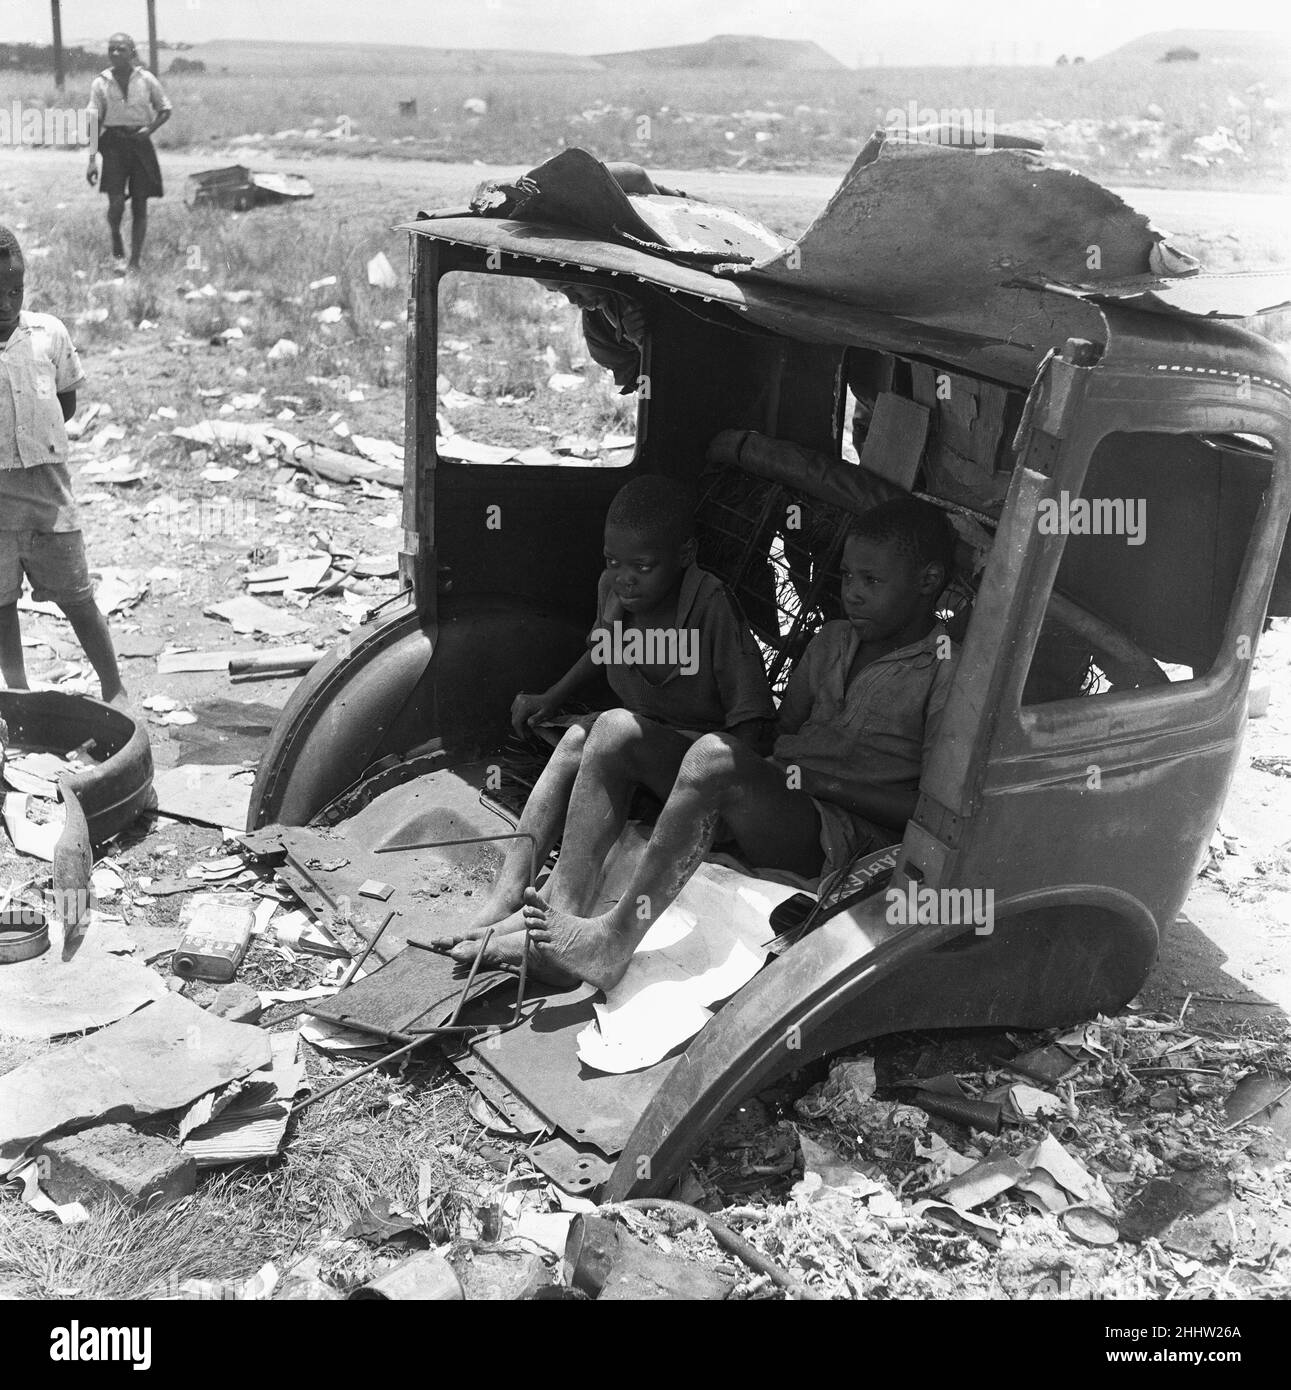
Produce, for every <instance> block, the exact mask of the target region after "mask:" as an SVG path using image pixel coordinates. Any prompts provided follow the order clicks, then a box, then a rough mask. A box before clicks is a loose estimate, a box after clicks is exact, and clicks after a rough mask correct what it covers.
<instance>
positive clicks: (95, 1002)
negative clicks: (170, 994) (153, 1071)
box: [0, 939, 166, 1038]
mask: <svg viewBox="0 0 1291 1390" xmlns="http://www.w3.org/2000/svg"><path fill="white" fill-rule="evenodd" d="M165 995H166V986H165V984H164V982H163V981H162V979H161V977H160V976H159V975H158V974H157V973H156V972H155V971H153V970H149V969H148V968H147V966H144V965H140V964H138V963H137V962H136V961H132V960H123V959H122V958H121V957H119V956H117V955H114V954H112V953H111V952H109V951H107V950H106V949H104V948H103V947H96V946H95V944H94V943H93V942H92V941H90V940H88V939H87V940H86V942H85V943H84V944H83V945H82V946H81V948H80V950H78V951H77V952H76V954H75V955H74V956H73V957H72V959H71V960H68V961H65V960H63V959H62V953H61V952H60V951H46V952H45V954H44V955H41V956H37V957H35V959H33V960H24V961H17V962H15V963H13V964H11V965H6V966H5V967H4V968H3V969H0V1032H5V1033H9V1034H11V1035H12V1036H13V1037H17V1038H56V1037H59V1036H60V1035H62V1034H65V1033H83V1032H86V1031H88V1030H89V1029H91V1028H103V1027H106V1026H107V1025H108V1024H109V1023H115V1022H116V1021H117V1020H118V1019H120V1018H124V1017H125V1016H126V1015H127V1014H131V1013H133V1012H134V1011H135V1010H136V1009H138V1008H141V1007H142V1006H143V1005H145V1004H148V1003H152V1002H155V1001H156V1000H158V999H162V998H164V997H165Z"/></svg>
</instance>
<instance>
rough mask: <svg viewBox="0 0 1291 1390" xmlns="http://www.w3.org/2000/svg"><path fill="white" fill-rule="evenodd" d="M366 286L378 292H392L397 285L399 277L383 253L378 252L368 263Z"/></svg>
mask: <svg viewBox="0 0 1291 1390" xmlns="http://www.w3.org/2000/svg"><path fill="white" fill-rule="evenodd" d="M368 284H369V285H375V286H376V288H377V289H379V290H393V289H396V288H397V287H398V285H399V277H398V276H397V275H396V274H395V270H394V266H392V265H391V264H390V260H389V257H387V255H386V253H385V252H384V251H378V252H377V253H376V255H375V256H373V257H372V259H371V260H370V261H369V262H368Z"/></svg>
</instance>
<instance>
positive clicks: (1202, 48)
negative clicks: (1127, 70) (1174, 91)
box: [1094, 29, 1291, 63]
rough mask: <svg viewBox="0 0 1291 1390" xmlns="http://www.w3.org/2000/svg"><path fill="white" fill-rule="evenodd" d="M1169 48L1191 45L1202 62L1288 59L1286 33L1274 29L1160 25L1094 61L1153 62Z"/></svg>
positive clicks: (1251, 61) (1290, 50) (1290, 58)
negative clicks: (1187, 27) (1163, 27)
mask: <svg viewBox="0 0 1291 1390" xmlns="http://www.w3.org/2000/svg"><path fill="white" fill-rule="evenodd" d="M1172 48H1191V49H1193V50H1194V51H1195V52H1197V53H1199V54H1200V55H1201V57H1200V58H1199V59H1198V61H1199V62H1202V63H1268V62H1270V61H1273V62H1278V61H1282V62H1286V61H1288V60H1291V45H1288V42H1287V36H1286V34H1285V33H1280V32H1278V31H1277V30H1275V29H1160V30H1157V31H1156V32H1155V33H1151V34H1144V35H1143V36H1142V37H1141V38H1137V39H1131V40H1130V42H1129V43H1125V44H1122V45H1121V46H1120V48H1114V49H1112V51H1111V52H1110V53H1104V54H1103V56H1102V57H1101V58H1096V59H1095V60H1094V61H1095V62H1099V63H1113V62H1118V61H1126V60H1129V61H1133V62H1143V61H1144V60H1145V59H1146V60H1147V61H1148V62H1156V61H1157V59H1159V58H1160V57H1161V56H1162V55H1163V54H1165V53H1168V52H1169V51H1170V50H1171V49H1172Z"/></svg>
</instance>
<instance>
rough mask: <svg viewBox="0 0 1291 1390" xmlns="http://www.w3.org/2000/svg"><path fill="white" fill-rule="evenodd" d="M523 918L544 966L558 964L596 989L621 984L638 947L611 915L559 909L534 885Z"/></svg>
mask: <svg viewBox="0 0 1291 1390" xmlns="http://www.w3.org/2000/svg"><path fill="white" fill-rule="evenodd" d="M524 920H525V925H526V926H527V927H529V928H530V930H531V937H530V940H531V941H533V943H534V955H535V957H536V958H537V959H538V960H539V961H541V963H542V965H543V967H544V969H549V968H550V967H552V966H555V967H556V968H557V969H559V970H563V971H566V972H568V973H569V974H571V975H576V976H577V977H578V978H579V979H580V980H584V981H586V982H587V983H588V984H589V985H594V986H595V987H596V988H597V989H603V990H610V989H613V988H614V986H615V985H616V984H618V982H619V981H620V980H621V979H622V978H623V976H624V974H625V973H626V971H627V968H628V962H629V961H630V960H631V959H632V952H633V951H634V950H635V949H636V943H635V942H633V941H630V940H628V939H627V938H625V937H624V936H622V935H621V934H620V933H619V932H617V931H615V930H613V928H612V927H611V926H610V924H609V919H608V917H574V916H572V915H571V914H570V913H567V912H560V911H558V910H557V909H556V908H553V907H552V906H551V904H550V903H548V902H547V900H546V899H545V898H544V897H543V896H542V894H541V893H539V892H538V891H537V889H535V888H526V889H525V891H524ZM502 944H503V945H505V944H506V943H505V942H504V943H502ZM491 946H492V943H490V949H491Z"/></svg>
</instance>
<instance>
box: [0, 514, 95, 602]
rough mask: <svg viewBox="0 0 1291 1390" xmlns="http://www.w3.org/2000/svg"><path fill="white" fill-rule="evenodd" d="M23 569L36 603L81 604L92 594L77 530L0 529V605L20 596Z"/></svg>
mask: <svg viewBox="0 0 1291 1390" xmlns="http://www.w3.org/2000/svg"><path fill="white" fill-rule="evenodd" d="M24 571H25V572H26V575H27V578H28V579H30V580H31V596H32V598H34V599H35V600H36V601H37V602H38V603H44V602H52V603H65V604H78V603H85V602H86V601H87V600H88V599H92V598H93V597H94V585H93V584H92V583H91V582H90V571H89V565H88V563H87V562H86V559H85V542H84V540H82V538H81V533H80V532H79V531H0V608H8V607H9V605H10V604H12V603H17V602H18V600H19V599H20V598H21V597H22V576H23V573H24Z"/></svg>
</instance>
